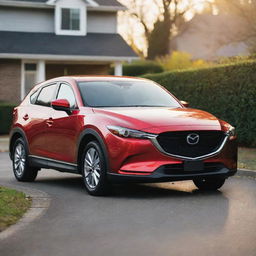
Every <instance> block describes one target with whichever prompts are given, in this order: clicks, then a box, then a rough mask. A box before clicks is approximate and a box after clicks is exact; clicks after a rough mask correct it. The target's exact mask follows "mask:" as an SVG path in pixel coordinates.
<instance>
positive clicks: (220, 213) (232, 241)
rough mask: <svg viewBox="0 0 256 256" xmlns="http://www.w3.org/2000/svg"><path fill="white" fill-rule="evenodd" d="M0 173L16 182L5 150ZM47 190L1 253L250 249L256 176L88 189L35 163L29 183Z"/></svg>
mask: <svg viewBox="0 0 256 256" xmlns="http://www.w3.org/2000/svg"><path fill="white" fill-rule="evenodd" d="M0 167H1V169H0V180H1V182H2V183H3V182H4V183H5V184H17V182H16V181H15V179H14V178H13V175H12V173H11V163H10V161H9V158H8V154H7V153H1V154H0ZM19 185H22V186H27V187H30V188H35V189H39V190H42V191H44V192H47V193H48V194H49V195H50V196H51V197H52V201H51V205H50V208H49V209H48V211H47V212H46V214H45V215H43V216H42V217H41V218H40V219H38V220H36V221H34V222H32V223H31V224H30V225H28V226H26V227H25V228H24V229H23V230H21V231H19V232H17V233H16V234H15V235H13V236H11V237H9V238H8V239H6V240H4V241H1V242H0V255H3V256H9V255H12V256H16V255H17V256H22V255H26V256H30V255H31V256H32V255H33V256H46V255H49V256H51V255H54V256H65V255H68V256H73V255H74V256H77V255H85V256H87V255H88V256H89V255H92V256H102V255H105V256H126V255H127V256H128V255H129V256H132V255H136V256H140V255H147V256H150V255H152V256H158V255H170V256H176V255H200V256H201V255H202V256H204V255H207V256H211V255H213V256H218V255H229V256H230V255H239V256H241V255H246V256H255V255H256V243H255V241H256V181H255V180H254V179H249V178H241V177H234V178H230V179H229V180H228V181H227V182H226V184H225V185H224V187H223V188H222V189H221V191H219V192H212V193H209V192H208V193H203V192H199V191H198V190H196V188H195V186H194V185H193V183H192V182H190V181H188V182H177V183H174V184H172V183H165V184H164V183H162V184H158V185H125V186H115V188H114V192H113V194H112V195H111V196H109V197H92V196H89V195H87V193H86V192H85V190H84V189H83V184H82V180H81V178H80V176H76V175H70V174H63V173H58V172H55V171H51V170H43V171H42V172H40V173H39V176H38V178H37V180H36V182H34V183H26V184H25V183H19Z"/></svg>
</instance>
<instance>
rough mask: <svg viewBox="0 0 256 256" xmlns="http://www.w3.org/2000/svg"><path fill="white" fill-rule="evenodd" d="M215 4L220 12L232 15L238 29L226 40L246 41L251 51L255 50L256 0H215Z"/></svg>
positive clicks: (231, 41)
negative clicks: (237, 24) (237, 23)
mask: <svg viewBox="0 0 256 256" xmlns="http://www.w3.org/2000/svg"><path fill="white" fill-rule="evenodd" d="M215 6H216V7H217V8H218V10H219V12H220V13H224V14H228V15H234V16H235V17H237V18H236V20H237V21H238V22H239V27H240V29H237V28H234V30H237V31H236V33H233V34H231V35H230V36H229V37H228V38H227V40H228V41H229V42H230V43H233V42H246V43H247V44H248V45H249V46H251V49H252V51H253V52H255V51H256V1H255V0H215Z"/></svg>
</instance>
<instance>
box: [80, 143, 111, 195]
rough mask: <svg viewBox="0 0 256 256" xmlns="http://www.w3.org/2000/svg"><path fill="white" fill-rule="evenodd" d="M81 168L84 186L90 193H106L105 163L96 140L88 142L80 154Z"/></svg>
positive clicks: (107, 188)
mask: <svg viewBox="0 0 256 256" xmlns="http://www.w3.org/2000/svg"><path fill="white" fill-rule="evenodd" d="M81 167H82V168H81V169H82V175H83V180H84V184H85V188H86V190H87V192H88V193H89V194H90V195H94V196H99V195H105V194H107V192H108V190H109V183H108V181H107V165H106V160H105V157H104V153H103V151H102V149H101V147H100V145H99V144H98V143H97V142H96V141H92V142H89V143H88V144H87V145H86V147H85V149H84V151H83V154H82V162H81Z"/></svg>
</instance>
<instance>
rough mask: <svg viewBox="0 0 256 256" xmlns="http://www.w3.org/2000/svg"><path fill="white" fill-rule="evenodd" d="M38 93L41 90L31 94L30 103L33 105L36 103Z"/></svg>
mask: <svg viewBox="0 0 256 256" xmlns="http://www.w3.org/2000/svg"><path fill="white" fill-rule="evenodd" d="M38 92H39V90H36V91H35V92H34V93H32V94H31V96H30V103H31V104H35V103H36V99H37V95H38Z"/></svg>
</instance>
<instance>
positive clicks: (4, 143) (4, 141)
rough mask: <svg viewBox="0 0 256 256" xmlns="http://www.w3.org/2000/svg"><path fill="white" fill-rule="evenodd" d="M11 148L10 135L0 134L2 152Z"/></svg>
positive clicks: (0, 150) (0, 149)
mask: <svg viewBox="0 0 256 256" xmlns="http://www.w3.org/2000/svg"><path fill="white" fill-rule="evenodd" d="M8 150H9V136H2V135H1V136H0V152H5V151H8Z"/></svg>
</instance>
